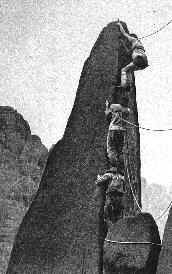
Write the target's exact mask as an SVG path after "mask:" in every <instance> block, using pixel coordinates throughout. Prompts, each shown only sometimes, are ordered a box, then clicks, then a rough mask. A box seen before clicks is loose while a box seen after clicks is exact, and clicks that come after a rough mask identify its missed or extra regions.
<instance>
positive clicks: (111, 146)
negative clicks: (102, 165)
mask: <svg viewBox="0 0 172 274" xmlns="http://www.w3.org/2000/svg"><path fill="white" fill-rule="evenodd" d="M114 136H115V130H109V131H108V135H107V157H108V160H109V162H110V164H111V165H112V166H113V167H117V165H118V153H117V149H116V143H115V141H114V140H115V139H114Z"/></svg>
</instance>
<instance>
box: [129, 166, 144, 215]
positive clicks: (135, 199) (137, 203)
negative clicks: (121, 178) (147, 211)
mask: <svg viewBox="0 0 172 274" xmlns="http://www.w3.org/2000/svg"><path fill="white" fill-rule="evenodd" d="M126 171H127V177H128V183H129V186H130V189H131V193H132V195H133V198H134V201H135V203H136V205H137V207H138V209H139V211H140V212H142V209H141V207H140V205H139V202H138V201H137V198H136V195H135V194H134V191H133V188H132V185H131V181H130V175H129V171H128V166H127V163H126Z"/></svg>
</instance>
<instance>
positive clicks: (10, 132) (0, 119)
mask: <svg viewBox="0 0 172 274" xmlns="http://www.w3.org/2000/svg"><path fill="white" fill-rule="evenodd" d="M30 134H31V132H30V127H29V124H28V123H27V122H26V121H25V120H24V119H23V117H22V115H21V114H19V113H18V112H17V111H15V110H14V109H13V108H11V107H5V106H1V107H0V144H3V146H5V147H6V148H7V149H9V150H10V151H11V152H13V153H15V154H20V152H21V151H22V148H23V146H24V144H25V142H26V139H27V138H28V136H29V135H30Z"/></svg>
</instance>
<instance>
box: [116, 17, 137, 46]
mask: <svg viewBox="0 0 172 274" xmlns="http://www.w3.org/2000/svg"><path fill="white" fill-rule="evenodd" d="M117 25H118V26H119V29H120V31H121V33H122V35H123V36H124V37H126V38H127V39H128V41H129V42H131V43H132V42H133V41H135V40H136V38H134V37H132V36H130V35H129V34H128V33H127V32H126V31H125V30H124V28H123V26H122V24H121V23H120V22H118V23H117Z"/></svg>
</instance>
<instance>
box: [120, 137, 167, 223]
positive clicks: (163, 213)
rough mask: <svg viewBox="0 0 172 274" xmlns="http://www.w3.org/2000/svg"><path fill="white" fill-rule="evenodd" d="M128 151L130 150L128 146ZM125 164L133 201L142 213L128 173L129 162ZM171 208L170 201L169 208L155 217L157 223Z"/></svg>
mask: <svg viewBox="0 0 172 274" xmlns="http://www.w3.org/2000/svg"><path fill="white" fill-rule="evenodd" d="M127 144H128V142H127ZM127 149H128V146H127ZM126 159H127V158H126ZM125 162H126V164H125V167H126V171H127V177H128V183H129V186H130V189H131V193H132V195H133V199H134V201H135V203H136V205H137V207H138V209H139V211H140V212H142V208H141V207H140V205H139V202H138V200H137V198H136V195H135V193H134V190H133V187H132V184H131V180H130V175H129V171H128V161H127V160H126V161H125ZM171 206H172V201H170V203H169V204H168V206H167V207H166V208H165V209H164V211H163V212H162V213H161V214H160V215H159V216H158V217H155V221H158V220H160V219H161V218H163V217H164V216H165V215H166V213H167V212H168V210H169V209H170V207H171Z"/></svg>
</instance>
